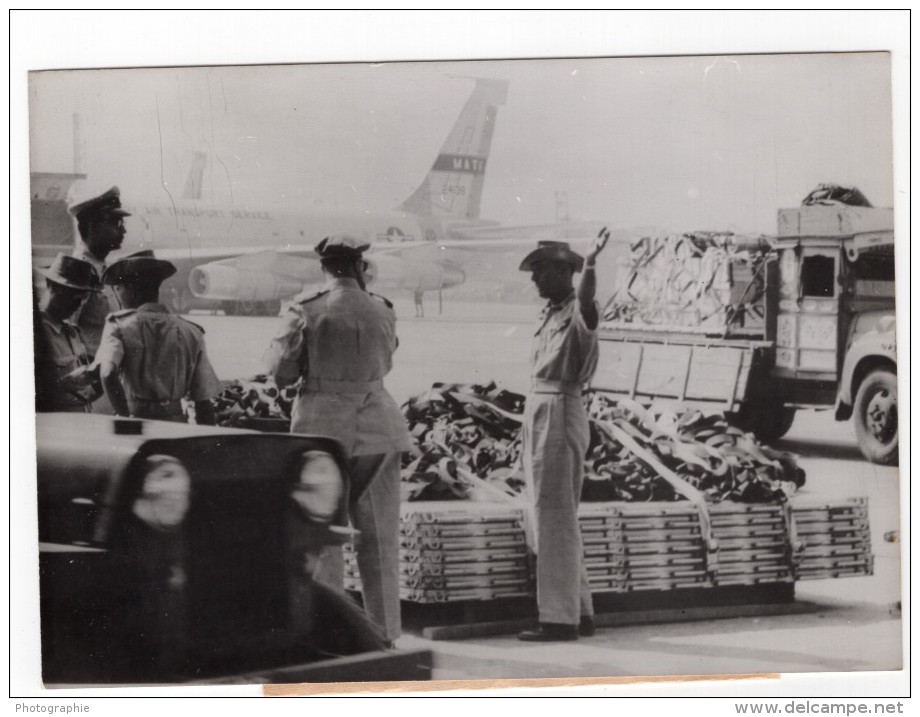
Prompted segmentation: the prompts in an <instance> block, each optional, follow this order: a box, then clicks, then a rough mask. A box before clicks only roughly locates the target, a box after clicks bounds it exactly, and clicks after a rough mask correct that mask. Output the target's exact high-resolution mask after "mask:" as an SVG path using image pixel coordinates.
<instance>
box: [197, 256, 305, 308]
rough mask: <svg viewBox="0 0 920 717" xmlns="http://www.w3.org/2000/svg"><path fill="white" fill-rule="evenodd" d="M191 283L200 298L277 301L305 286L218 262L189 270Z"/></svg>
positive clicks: (276, 276) (290, 279) (275, 274)
mask: <svg viewBox="0 0 920 717" xmlns="http://www.w3.org/2000/svg"><path fill="white" fill-rule="evenodd" d="M188 282H189V288H190V289H191V290H192V293H193V294H194V295H195V296H197V297H198V298H200V299H218V300H222V301H275V300H277V299H286V298H289V297H291V296H294V295H295V294H297V293H298V292H300V291H301V290H302V289H303V282H302V281H300V280H299V279H296V278H294V277H290V276H283V275H281V274H277V273H274V272H271V271H252V270H248V269H238V268H236V267H233V266H228V265H226V264H217V263H214V264H203V265H201V266H196V267H195V268H194V269H192V270H191V272H189V276H188Z"/></svg>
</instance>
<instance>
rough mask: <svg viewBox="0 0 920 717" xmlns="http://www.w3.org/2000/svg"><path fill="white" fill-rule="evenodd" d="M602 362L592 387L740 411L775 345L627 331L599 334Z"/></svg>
mask: <svg viewBox="0 0 920 717" xmlns="http://www.w3.org/2000/svg"><path fill="white" fill-rule="evenodd" d="M600 339H601V341H600V359H599V361H598V368H597V372H596V373H595V376H594V380H593V381H592V384H591V388H593V389H595V390H598V391H604V392H608V393H613V394H618V395H621V396H627V397H629V398H632V399H635V400H638V401H640V402H642V403H650V402H652V401H661V400H664V401H679V402H681V403H683V404H688V405H696V406H698V407H701V408H708V409H711V410H721V411H736V410H738V408H739V407H740V404H741V403H742V402H743V401H744V399H745V397H746V395H747V392H748V385H749V383H750V381H751V379H752V376H756V375H758V371H759V370H760V369H761V367H766V366H768V365H769V364H770V363H771V362H772V354H773V350H774V348H773V343H772V342H769V341H763V340H758V339H756V338H754V339H749V338H740V337H733V338H718V337H712V336H706V335H702V334H699V333H690V332H680V333H675V332H672V331H667V330H662V329H661V327H654V329H652V328H648V329H646V328H637V327H631V328H629V329H625V328H621V327H610V326H605V327H602V328H601V330H600Z"/></svg>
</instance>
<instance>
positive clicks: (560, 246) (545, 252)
mask: <svg viewBox="0 0 920 717" xmlns="http://www.w3.org/2000/svg"><path fill="white" fill-rule="evenodd" d="M540 261H564V262H565V263H566V264H568V265H569V266H571V267H572V271H573V272H575V271H581V270H582V267H584V265H585V260H584V257H582V256H581V255H580V254H576V253H575V252H574V251H572V249H571V247H569V245H568V242H564V241H540V242H537V248H536V249H534V250H533V251H532V252H530V254H528V255H527V256H525V257H524V261H522V262H521V265H520V266H519V267H518V269H520V270H521V271H533V265H534V264H536V263H537V262H540Z"/></svg>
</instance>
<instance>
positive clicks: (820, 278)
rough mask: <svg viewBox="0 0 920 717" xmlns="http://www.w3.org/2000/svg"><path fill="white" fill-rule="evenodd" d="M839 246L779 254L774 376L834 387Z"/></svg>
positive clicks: (794, 248)
mask: <svg viewBox="0 0 920 717" xmlns="http://www.w3.org/2000/svg"><path fill="white" fill-rule="evenodd" d="M840 260H841V257H840V246H839V243H836V242H835V243H834V244H833V245H832V246H828V245H825V246H820V245H819V246H802V245H801V244H799V245H797V246H787V247H785V248H782V249H781V250H780V301H779V310H778V315H777V325H776V375H777V376H778V377H780V378H783V379H805V380H808V381H831V382H834V383H836V381H837V371H838V368H839V367H838V361H839V358H838V356H839V353H840V352H839V351H838V346H839V345H840V343H839V342H840V338H841V337H840V294H841V291H840V284H839V281H838V277H839V275H840Z"/></svg>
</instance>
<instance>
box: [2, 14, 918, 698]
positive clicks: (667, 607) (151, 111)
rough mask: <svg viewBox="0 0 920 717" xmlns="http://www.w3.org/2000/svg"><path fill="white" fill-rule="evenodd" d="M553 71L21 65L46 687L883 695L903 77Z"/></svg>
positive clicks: (901, 250)
mask: <svg viewBox="0 0 920 717" xmlns="http://www.w3.org/2000/svg"><path fill="white" fill-rule="evenodd" d="M148 14H149V15H150V16H151V18H152V19H157V16H158V14H157V13H155V12H150V13H126V14H119V19H121V20H127V21H130V27H131V28H132V29H131V31H132V32H137V33H141V34H143V32H144V30H143V18H144V17H145V16H147V15H148ZM172 14H173V15H174V16H175V18H176V20H177V21H179V22H181V21H182V20H183V19H187V20H188V21H189V22H199V23H205V24H204V25H203V27H204V26H206V23H207V20H208V17H209V16H210V13H208V12H200V13H182V12H177V13H172ZM219 14H220V13H215V14H214V15H219ZM343 14H344V16H345V17H343V18H341V19H342V20H343V21H344V22H346V23H347V20H348V18H349V17H354V15H352V14H350V13H347V12H346V13H343ZM381 14H382V15H387V13H386V12H381ZM412 14H413V13H412V12H411V11H409V12H408V15H412ZM452 14H453V13H446V14H445V16H444V17H443V18H441V19H442V20H446V18H447V17H448V16H450V15H452ZM536 14H537V15H542V18H541V19H543V20H551V19H552V17H554V16H555V15H554V13H549V15H548V16H546V15H545V14H542V13H536ZM572 14H574V15H575V16H578V13H559V15H558V17H559V18H560V19H562V18H565V17H569V16H570V15H572ZM765 14H766V15H768V16H771V17H773V19H776V15H777V13H765ZM778 14H779V15H786V16H787V17H788V20H789V21H790V22H794V21H795V18H796V14H795V13H778ZM873 14H874V13H871V12H869V13H867V16H870V17H871V16H872V15H873ZM94 15H95V13H86V14H85V15H84V14H82V13H76V17H77V18H82V19H86V17H92V16H94ZM227 15H229V16H230V18H231V21H232V20H236V21H237V22H242V23H246V22H247V21H248V20H249V19H252V20H253V21H255V20H256V17H257V15H258V13H256V14H251V13H228V14H227ZM397 15H401V16H403V17H405V14H403V13H397ZM423 15H425V16H426V17H428V15H427V14H423ZM435 15H437V13H435ZM509 15H510V16H514V15H515V13H513V12H508V13H498V14H496V18H497V17H498V16H501V17H502V18H504V20H505V21H506V22H507V21H508V20H509V18H508V17H507V16H509ZM524 15H526V16H529V13H525V14H524ZM586 15H590V16H591V17H593V18H595V19H596V20H598V21H600V20H607V21H609V22H610V23H611V26H612V27H613V26H615V25H616V20H617V18H618V17H620V14H619V13H616V12H601V13H586ZM664 15H665V16H667V15H668V13H664ZM741 15H742V16H743V15H745V14H744V13H741ZM818 15H820V16H822V17H823V16H825V15H824V14H822V13H818ZM489 16H490V13H488V12H481V13H479V14H478V15H477V17H478V18H479V20H480V21H481V22H483V23H486V22H488V21H489ZM626 16H628V14H626V15H625V16H623V18H624V19H626ZM677 16H684V17H687V18H689V17H692V16H694V13H687V14H682V13H676V14H674V16H672V17H671V18H670V19H671V20H677V19H678V18H677ZM311 17H313V13H293V14H285V13H282V14H281V15H279V16H278V18H277V19H278V21H280V22H283V21H285V20H288V21H290V22H293V23H297V22H304V23H308V22H309V20H310V19H311ZM522 17H523V16H522ZM804 17H805V16H803V18H804ZM387 19H388V20H390V22H391V23H392V22H393V21H394V18H392V17H389V18H387ZM511 19H512V20H513V18H511ZM582 19H586V18H582ZM741 19H742V18H740V17H739V18H738V20H739V21H740V20H741ZM752 19H753V17H752ZM117 22H118V20H116V23H117ZM107 27H108V28H109V31H113V30H115V29H116V28H120V29H126V27H127V25H125V24H124V23H121V24H114V23H113V22H112V21H110V22H109V24H108V25H107ZM362 27H363V26H362ZM726 46H728V47H732V48H737V49H733V51H731V52H724V51H723V49H722V48H724V47H726ZM592 47H593V46H592ZM553 49H554V48H553V46H552V45H551V44H550V45H548V46H547V51H546V52H543V53H522V54H520V55H519V56H513V55H512V56H507V57H506V56H505V55H503V54H501V53H492V54H490V55H485V54H484V55H482V57H465V56H460V55H457V54H456V53H445V54H443V55H441V56H438V55H434V56H430V55H424V56H420V57H418V58H416V57H413V56H412V54H411V53H410V52H406V53H404V55H403V56H402V57H396V58H394V57H390V56H383V55H381V56H378V57H376V58H375V57H374V56H370V57H365V56H363V55H361V53H359V52H357V51H356V52H355V54H354V55H353V56H352V57H344V58H342V57H340V56H337V55H335V53H329V54H328V55H325V56H321V57H315V56H310V55H309V54H308V53H307V52H306V51H304V52H303V54H302V56H300V59H298V55H297V47H296V46H295V47H290V46H286V47H285V49H284V52H283V53H280V52H279V53H278V54H273V53H272V52H271V51H269V50H268V49H265V48H263V49H262V56H261V58H256V59H254V58H253V56H252V54H251V53H246V54H245V57H243V58H241V59H239V60H236V61H234V60H232V59H229V60H227V61H219V62H215V61H187V60H186V61H183V60H182V58H184V57H189V56H190V55H189V54H183V53H182V52H177V53H175V55H166V54H164V56H163V57H162V60H161V61H147V62H134V63H129V64H123V63H119V62H117V61H115V62H99V63H98V64H94V63H93V61H92V59H89V58H91V57H92V55H91V54H90V55H89V56H86V55H85V56H83V57H81V58H80V59H79V60H78V61H75V62H73V63H71V64H67V63H64V64H61V63H60V61H59V60H58V62H57V63H56V64H36V65H33V66H29V67H27V68H26V71H27V72H26V73H25V74H24V76H23V78H22V80H23V84H22V88H23V90H24V92H26V93H27V102H26V104H27V107H25V108H23V117H26V116H27V120H26V123H25V127H24V130H25V131H27V135H26V134H22V136H19V137H16V136H15V135H14V134H12V133H11V141H13V142H14V143H15V142H19V143H25V144H26V145H27V169H28V175H29V183H28V196H29V200H28V213H26V203H25V200H24V195H23V198H22V199H21V200H20V199H18V198H17V196H15V195H14V196H12V198H11V213H12V214H20V215H22V216H23V219H22V226H23V227H24V230H25V231H28V232H29V233H30V236H31V248H30V250H29V251H27V252H26V251H25V250H23V249H22V248H20V250H19V251H20V254H22V256H23V262H22V266H19V265H18V264H17V265H16V266H15V269H14V270H13V271H15V272H18V273H20V274H22V276H23V277H24V276H25V271H24V270H25V268H26V267H25V261H29V262H30V264H31V267H30V268H31V282H30V285H27V284H26V282H25V280H24V279H22V278H20V280H19V281H18V282H17V283H16V284H15V286H13V288H12V289H11V293H10V300H11V308H13V307H17V308H16V309H15V313H16V317H19V318H22V319H24V321H23V322H21V323H22V326H21V327H20V328H19V329H18V330H15V331H14V334H13V337H12V338H13V341H14V342H16V341H17V337H18V341H19V343H21V344H23V345H22V346H21V347H20V348H21V351H22V352H23V355H24V357H25V359H26V364H25V365H24V366H23V368H22V371H21V372H19V373H18V375H19V376H20V378H19V379H17V380H19V381H26V380H27V379H26V378H25V377H26V376H31V377H34V392H33V391H32V390H31V389H32V386H25V387H22V386H20V387H19V390H20V391H21V392H22V393H23V395H25V396H27V397H28V401H29V405H27V407H26V408H25V410H24V412H23V415H22V416H21V417H17V418H16V421H17V422H29V423H31V422H32V418H33V416H34V434H29V435H34V446H33V445H31V444H30V443H28V441H26V442H25V443H24V444H23V445H22V452H24V453H28V454H29V455H28V461H27V462H26V464H25V466H26V468H25V469H24V475H21V476H20V481H19V482H20V483H21V484H22V485H20V486H18V488H17V495H18V494H24V495H26V496H27V498H26V499H24V501H23V502H22V503H21V504H14V502H13V501H14V500H15V496H12V495H11V503H10V512H11V516H12V515H13V514H15V513H26V512H28V513H29V516H28V518H27V520H28V523H27V524H28V525H29V526H31V527H30V528H29V529H28V530H26V531H24V536H23V537H20V538H18V540H19V541H21V542H22V543H23V546H22V547H23V548H24V549H27V550H26V557H27V559H23V560H22V561H19V563H17V565H19V564H20V563H25V574H24V575H23V576H22V578H21V579H22V580H23V581H26V580H31V582H32V583H33V584H32V586H31V590H30V591H29V592H28V596H29V597H28V603H29V604H28V605H27V615H28V616H29V617H28V618H27V619H25V620H24V621H23V622H22V626H21V627H20V628H19V634H20V636H21V637H23V638H25V637H26V635H25V633H34V634H31V635H30V639H32V640H34V642H35V643H36V647H35V648H34V652H35V659H36V660H37V665H36V667H37V669H38V671H39V674H38V676H36V677H35V678H34V679H35V681H36V684H37V685H38V689H39V690H40V691H39V692H38V693H37V694H36V695H35V696H39V697H41V696H45V697H54V696H56V695H61V696H64V695H69V694H71V693H72V692H73V691H76V692H73V694H81V693H82V692H81V691H83V690H86V691H88V692H87V694H94V695H100V694H101V695H105V694H107V693H108V694H118V691H119V690H120V689H121V688H126V687H128V688H133V691H134V692H138V691H139V693H140V694H151V695H157V694H160V695H162V694H169V693H168V692H167V693H163V692H160V690H161V689H165V688H183V689H187V690H191V692H190V694H200V695H205V696H207V695H209V694H211V695H220V694H236V693H235V692H234V691H235V690H237V689H242V688H247V689H250V690H251V689H252V688H256V689H257V692H256V694H260V695H268V696H306V695H324V694H360V693H361V692H362V691H363V692H365V693H374V692H376V691H381V692H386V691H387V685H392V684H395V683H399V684H400V685H401V687H400V691H405V692H407V693H410V692H413V691H418V692H419V693H423V692H430V693H431V694H438V693H439V691H440V692H443V691H451V690H470V689H478V688H480V687H481V686H483V685H485V686H486V687H488V689H489V690H490V692H491V693H493V694H500V693H501V692H500V691H501V690H502V688H507V689H517V690H518V691H523V692H522V693H525V692H526V694H533V695H539V694H541V689H547V690H550V692H547V694H554V692H553V690H556V692H555V694H566V693H565V691H564V688H566V687H578V686H581V687H583V688H588V689H590V688H592V687H594V688H598V689H601V687H600V686H602V689H603V692H602V694H604V695H605V696H624V697H629V696H649V695H652V696H654V694H655V692H654V689H655V686H654V685H655V684H656V683H658V684H660V685H661V686H662V687H663V688H664V690H665V691H663V692H661V693H660V694H662V695H665V696H695V697H706V696H738V697H739V701H737V702H736V703H735V713H737V712H738V711H739V710H738V706H739V705H741V706H743V707H745V709H747V707H749V706H752V705H753V703H750V705H747V706H745V703H744V702H742V701H740V698H741V697H743V696H744V695H753V696H757V695H762V694H768V695H769V694H775V695H789V696H796V695H815V696H822V695H825V694H829V695H830V696H832V695H834V694H847V692H846V691H845V689H844V687H843V686H844V685H847V684H848V680H853V679H859V680H862V679H864V678H866V676H867V675H868V679H869V680H871V679H873V677H872V676H873V675H876V674H877V675H882V676H884V675H898V674H903V672H904V670H906V669H908V668H909V636H908V633H907V631H906V625H907V624H909V584H908V582H907V579H908V578H907V576H908V565H907V560H908V558H907V556H908V552H907V551H908V546H909V543H908V542H907V541H908V538H909V505H908V504H907V502H906V496H907V491H906V489H905V487H904V486H903V485H902V484H903V481H905V480H906V479H907V478H908V477H909V464H908V462H907V461H908V455H909V448H908V439H907V438H904V439H903V440H902V436H903V435H907V436H909V432H908V433H905V432H906V431H908V430H909V422H908V421H909V400H908V394H907V392H906V391H907V388H906V386H907V385H908V384H907V383H906V381H907V380H908V378H909V377H908V376H906V375H904V376H900V377H899V371H898V366H899V364H901V363H905V356H909V353H905V352H909V347H908V346H906V345H904V341H906V337H907V334H908V328H909V327H908V322H909V307H908V306H907V305H905V303H904V299H905V297H906V293H904V292H903V291H901V290H902V289H905V286H901V285H900V284H901V283H902V282H903V283H905V284H906V281H907V277H908V273H907V270H908V266H907V262H908V260H909V255H908V254H907V252H906V249H907V246H906V245H907V237H906V232H907V231H909V226H908V225H907V224H905V223H904V221H903V220H904V206H903V205H904V204H906V203H907V202H909V197H908V196H907V195H906V194H905V193H904V189H903V188H901V187H900V185H899V183H898V181H897V175H896V171H895V170H896V166H897V165H899V164H900V163H901V161H902V159H903V157H902V156H900V155H898V154H897V147H896V141H895V140H896V134H897V132H896V130H897V127H898V118H897V117H896V116H895V114H894V110H893V107H894V106H895V105H896V103H897V96H896V94H897V90H896V89H895V88H896V87H897V85H896V83H895V82H894V79H897V73H898V72H903V71H904V70H903V68H901V67H900V66H899V65H898V64H897V61H896V60H893V54H892V53H891V52H890V51H886V50H885V48H883V47H878V46H877V45H876V46H866V47H863V48H860V49H852V48H849V49H835V48H834V47H829V48H823V47H818V48H810V47H805V48H803V49H802V50H801V51H793V50H790V49H788V48H783V49H782V51H776V50H770V51H763V50H761V49H760V48H759V47H758V46H757V44H756V43H753V44H752V45H750V47H748V48H744V47H739V46H738V45H737V43H724V44H723V45H721V46H719V45H717V46H716V47H715V48H714V51H711V52H706V51H695V52H681V51H680V48H679V47H676V48H675V51H673V52H668V51H661V50H657V51H649V52H645V53H642V52H636V51H632V52H617V51H616V45H615V44H612V45H611V46H610V48H609V50H607V51H597V50H595V51H593V52H590V53H584V54H582V53H573V52H571V51H568V52H554V51H553ZM427 51H428V53H430V52H431V51H432V49H431V48H430V47H429V48H427ZM279 56H280V57H283V60H282V61H278V60H277V59H276V58H277V57H279ZM454 58H457V59H454ZM486 58H488V59H486ZM56 59H57V58H56ZM177 60H178V61H177ZM901 89H902V90H903V87H902V88H901ZM26 113H27V114H26ZM23 154H26V147H25V146H24V147H23ZM905 156H906V154H905ZM24 171H25V168H23V169H22V172H23V173H24ZM12 175H13V172H12V171H11V177H12ZM19 179H20V185H22V186H24V175H23V177H20V178H19ZM902 232H903V233H904V234H905V235H902ZM21 239H22V237H21V236H19V237H18V238H17V239H15V240H11V243H15V242H16V241H19V243H21V244H23V245H24V243H23V242H21ZM26 255H27V256H26ZM20 270H22V271H20ZM896 273H897V276H898V282H897V284H898V291H897V292H896V280H895V277H896ZM20 287H21V288H20ZM896 294H897V295H896ZM896 303H897V311H896ZM29 306H31V310H29V308H28V307H29ZM899 337H901V338H902V339H903V340H902V343H901V344H899V342H898V339H899ZM899 358H900V360H899ZM904 373H905V374H906V372H904ZM13 375H17V374H13ZM899 380H900V385H899ZM28 381H29V382H31V379H28ZM33 393H34V414H33V409H32V401H31V397H32V395H33ZM14 415H15V414H13V413H12V411H11V419H13V417H14ZM11 423H14V422H13V421H12V420H11ZM29 430H30V431H31V428H30V429H29ZM12 440H14V441H15V440H16V438H15V437H14V438H12ZM29 440H31V439H29ZM15 544H16V543H15V542H14V543H12V544H11V545H15ZM15 568H16V566H14V569H15ZM13 579H15V577H14V578H13ZM905 595H906V596H907V597H905ZM11 639H14V640H15V639H16V632H15V631H14V633H12V634H11ZM827 674H831V675H834V676H835V677H836V681H835V682H832V683H831V684H832V685H834V687H832V688H831V691H830V692H829V693H825V692H821V687H820V685H821V682H820V679H821V678H822V676H824V675H827ZM816 680H817V681H816ZM771 681H772V684H770V685H767V683H768V682H771ZM368 683H371V684H368ZM885 684H886V686H884V687H882V688H880V689H881V690H882V692H881V693H879V694H883V695H888V696H890V695H893V694H896V693H895V692H894V688H893V687H891V686H890V685H891V684H897V683H893V682H892V683H885ZM473 685H478V686H480V687H473ZM765 685H766V687H765ZM29 689H30V688H29V687H27V688H26V692H28V690H29ZM669 689H670V690H671V691H670V692H668V691H667V690H669ZM559 690H562V691H559ZM682 690H683V691H682ZM770 690H776V691H775V692H771V691H770ZM113 691H114V692H113ZM495 691H498V692H495ZM247 694H253V693H252V692H251V691H250V692H248V693H247ZM464 694H474V692H472V693H471V692H465V693H464ZM574 694H577V693H574ZM586 694H587V693H586ZM597 694H601V693H597ZM849 694H850V695H851V697H852V699H855V698H856V697H858V696H860V695H868V694H876V693H874V692H873V690H872V688H869V687H867V688H865V689H863V688H860V687H856V688H855V689H853V690H851V691H850V692H849ZM877 701H878V700H876V702H877ZM889 701H890V702H891V705H887V703H885V704H884V705H883V710H884V709H887V707H886V705H887V706H891V707H893V709H891V710H888V711H890V712H897V711H899V709H898V708H896V707H895V705H896V701H895V700H894V699H891V700H889ZM777 704H780V702H777ZM782 704H785V703H782ZM868 704H869V705H870V706H869V708H868V710H869V711H870V712H872V713H874V711H873V710H876V709H877V707H875V702H871V701H870V702H869V703H868ZM898 704H899V703H898ZM726 709H730V708H729V707H726ZM794 709H795V706H793V711H794ZM741 711H744V710H741ZM752 711H753V710H752Z"/></svg>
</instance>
